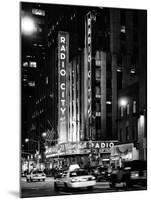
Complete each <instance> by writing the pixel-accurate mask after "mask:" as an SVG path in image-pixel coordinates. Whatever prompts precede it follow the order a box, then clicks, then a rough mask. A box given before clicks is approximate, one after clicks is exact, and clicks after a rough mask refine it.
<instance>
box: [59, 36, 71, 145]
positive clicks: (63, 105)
mask: <svg viewBox="0 0 151 200" xmlns="http://www.w3.org/2000/svg"><path fill="white" fill-rule="evenodd" d="M68 50H69V34H68V33H66V32H59V34H58V83H59V84H58V92H59V95H58V97H59V104H58V105H59V106H58V112H59V116H58V117H59V121H58V123H59V124H58V133H59V142H66V140H67V84H66V80H67V66H68V59H69V58H68V57H69V53H68Z"/></svg>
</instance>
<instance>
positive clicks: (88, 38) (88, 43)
mask: <svg viewBox="0 0 151 200" xmlns="http://www.w3.org/2000/svg"><path fill="white" fill-rule="evenodd" d="M91 32H92V15H91V12H89V13H88V14H87V15H86V20H85V62H86V63H85V67H86V68H87V69H86V71H85V73H86V77H85V84H86V88H85V89H86V96H87V98H86V101H87V102H86V105H87V106H86V110H87V113H86V121H87V122H86V124H87V125H86V130H87V131H86V132H87V133H88V135H87V136H88V137H89V138H91V115H92V108H91V101H92V91H91V71H92V33H91Z"/></svg>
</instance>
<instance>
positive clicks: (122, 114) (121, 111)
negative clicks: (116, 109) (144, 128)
mask: <svg viewBox="0 0 151 200" xmlns="http://www.w3.org/2000/svg"><path fill="white" fill-rule="evenodd" d="M120 116H121V117H123V116H124V108H123V106H121V107H120Z"/></svg>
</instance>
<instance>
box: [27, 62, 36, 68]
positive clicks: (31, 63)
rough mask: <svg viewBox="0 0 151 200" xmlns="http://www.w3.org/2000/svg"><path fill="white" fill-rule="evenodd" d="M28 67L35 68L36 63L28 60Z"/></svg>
mask: <svg viewBox="0 0 151 200" xmlns="http://www.w3.org/2000/svg"><path fill="white" fill-rule="evenodd" d="M29 67H32V68H36V67H37V63H36V62H33V61H31V62H29Z"/></svg>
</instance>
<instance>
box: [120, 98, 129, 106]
mask: <svg viewBox="0 0 151 200" xmlns="http://www.w3.org/2000/svg"><path fill="white" fill-rule="evenodd" d="M120 105H121V106H123V107H125V106H126V105H127V99H125V98H122V99H121V100H120Z"/></svg>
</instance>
